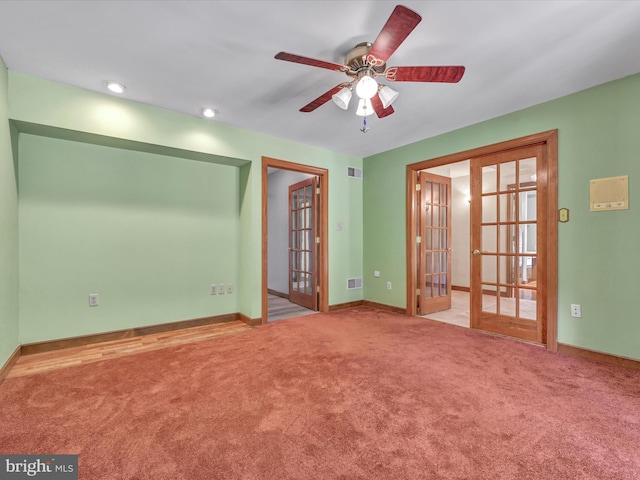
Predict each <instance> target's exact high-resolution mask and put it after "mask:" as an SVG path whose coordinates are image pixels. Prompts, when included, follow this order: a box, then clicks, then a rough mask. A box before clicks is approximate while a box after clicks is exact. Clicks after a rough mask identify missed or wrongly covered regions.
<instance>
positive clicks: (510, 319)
mask: <svg viewBox="0 0 640 480" xmlns="http://www.w3.org/2000/svg"><path fill="white" fill-rule="evenodd" d="M546 162H547V159H546V157H545V155H544V149H543V146H542V145H532V146H528V147H522V148H515V149H511V150H507V151H502V152H498V153H493V154H490V155H484V156H480V157H475V158H472V159H471V219H472V222H471V326H472V327H473V328H478V329H482V330H486V331H490V332H494V333H499V334H503V335H509V336H512V337H517V338H521V339H524V340H529V341H533V342H537V343H545V342H546V323H545V317H546V315H544V314H545V312H544V306H545V305H546V289H545V288H539V286H538V281H537V280H538V278H541V279H544V278H546V270H545V268H546V267H545V266H546V265H547V258H546V254H547V241H548V236H547V213H546V212H547V205H546V202H547V192H546V188H547V182H546V181H545V180H546V178H541V177H544V175H546V172H547V163H546ZM543 285H544V283H543ZM540 307H542V308H540Z"/></svg>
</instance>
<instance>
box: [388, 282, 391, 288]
mask: <svg viewBox="0 0 640 480" xmlns="http://www.w3.org/2000/svg"><path fill="white" fill-rule="evenodd" d="M387 290H391V282H387Z"/></svg>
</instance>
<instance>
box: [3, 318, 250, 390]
mask: <svg viewBox="0 0 640 480" xmlns="http://www.w3.org/2000/svg"><path fill="white" fill-rule="evenodd" d="M250 330H252V327H250V326H249V325H247V324H246V323H244V322H242V321H240V320H234V321H232V322H226V323H216V324H211V325H203V326H199V327H191V328H185V329H182V330H173V331H169V332H159V333H153V334H148V335H141V336H138V337H133V338H123V339H120V340H111V341H108V342H102V343H94V344H90V345H81V346H76V347H69V348H65V349H61V350H55V351H48V352H42V353H34V354H31V355H23V356H21V357H20V358H18V360H17V361H16V362H15V364H14V365H13V367H12V368H11V369H10V370H9V372H8V373H7V376H6V378H16V377H24V376H27V375H35V374H37V373H43V372H50V371H52V370H58V369H60V368H66V367H71V366H75V365H83V364H87V363H93V362H99V361H102V360H109V359H112V358H119V357H124V356H127V355H134V354H137V353H142V352H150V351H153V350H159V349H162V348H167V347H173V346H177V345H185V344H188V343H194V342H201V341H204V340H210V339H212V338H216V337H220V336H226V335H235V334H238V333H242V332H247V331H250Z"/></svg>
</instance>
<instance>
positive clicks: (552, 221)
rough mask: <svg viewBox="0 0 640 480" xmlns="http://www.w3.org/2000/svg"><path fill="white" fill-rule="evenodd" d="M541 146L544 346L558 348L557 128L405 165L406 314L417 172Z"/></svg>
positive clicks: (412, 288) (412, 278) (412, 281)
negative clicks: (545, 243) (543, 166)
mask: <svg viewBox="0 0 640 480" xmlns="http://www.w3.org/2000/svg"><path fill="white" fill-rule="evenodd" d="M531 145H542V150H543V154H544V155H545V156H546V158H547V162H548V167H547V171H546V172H538V175H545V177H546V178H543V180H546V182H547V186H548V190H547V235H548V239H549V242H548V248H547V260H546V267H547V268H546V272H547V273H546V277H547V278H546V288H547V291H546V295H545V297H546V299H547V304H546V312H547V335H546V343H545V344H546V347H547V349H548V350H551V351H553V352H555V351H557V350H558V221H557V220H558V213H557V212H558V130H549V131H546V132H541V133H536V134H533V135H528V136H525V137H520V138H516V139H513V140H507V141H504V142H499V143H494V144H492V145H486V146H483V147H478V148H473V149H470V150H465V151H463V152H458V153H453V154H450V155H444V156H442V157H436V158H432V159H429V160H423V161H420V162H417V163H412V164H409V165H407V167H406V178H407V180H406V189H407V190H406V197H407V198H406V254H407V271H406V275H407V277H406V278H407V292H406V301H407V315H411V316H416V315H417V309H416V288H417V278H416V277H417V275H416V274H415V272H416V271H417V254H416V242H415V239H416V236H417V234H418V233H417V229H416V222H415V216H416V184H417V178H418V172H419V171H420V170H425V169H428V168H432V167H439V166H441V165H448V164H451V163H457V162H461V161H463V160H468V159H470V158H473V157H479V156H482V155H489V154H495V153H498V152H501V151H504V150H510V149H514V148H522V147H528V146H531Z"/></svg>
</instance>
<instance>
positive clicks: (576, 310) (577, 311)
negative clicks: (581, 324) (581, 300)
mask: <svg viewBox="0 0 640 480" xmlns="http://www.w3.org/2000/svg"><path fill="white" fill-rule="evenodd" d="M571 316H572V317H575V318H580V317H582V307H581V306H580V305H578V304H577V303H572V304H571Z"/></svg>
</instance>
